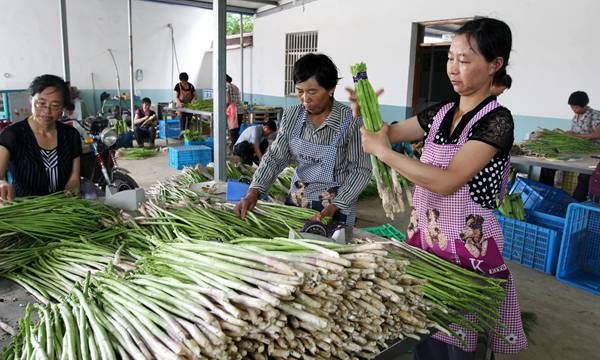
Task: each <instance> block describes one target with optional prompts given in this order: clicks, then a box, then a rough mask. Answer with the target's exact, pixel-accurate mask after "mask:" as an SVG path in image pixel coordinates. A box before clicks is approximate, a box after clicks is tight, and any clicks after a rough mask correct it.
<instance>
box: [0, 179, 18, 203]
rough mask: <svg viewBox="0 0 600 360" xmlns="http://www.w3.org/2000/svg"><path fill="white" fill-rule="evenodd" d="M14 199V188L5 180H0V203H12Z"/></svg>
mask: <svg viewBox="0 0 600 360" xmlns="http://www.w3.org/2000/svg"><path fill="white" fill-rule="evenodd" d="M14 199H15V188H14V186H12V185H11V184H9V183H8V182H7V181H6V180H0V202H5V201H13V200H14Z"/></svg>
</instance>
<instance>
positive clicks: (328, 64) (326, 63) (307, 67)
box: [294, 53, 339, 90]
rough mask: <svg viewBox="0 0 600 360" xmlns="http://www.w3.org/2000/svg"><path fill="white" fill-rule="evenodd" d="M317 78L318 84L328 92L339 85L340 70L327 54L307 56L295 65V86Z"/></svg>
mask: <svg viewBox="0 0 600 360" xmlns="http://www.w3.org/2000/svg"><path fill="white" fill-rule="evenodd" d="M313 76H314V77H315V79H316V80H317V83H319V85H320V86H322V87H323V88H325V89H327V90H331V89H333V88H335V86H336V85H337V83H338V80H339V77H338V69H337V67H336V66H335V64H334V63H333V61H332V60H331V59H330V58H329V56H327V55H325V54H314V53H310V54H306V55H304V56H303V57H301V58H300V59H298V60H297V61H296V63H295V64H294V84H297V83H301V82H304V81H306V80H308V79H310V78H311V77H313Z"/></svg>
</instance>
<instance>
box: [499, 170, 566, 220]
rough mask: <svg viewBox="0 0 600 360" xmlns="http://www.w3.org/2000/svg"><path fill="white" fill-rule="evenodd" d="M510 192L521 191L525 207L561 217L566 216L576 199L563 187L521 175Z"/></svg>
mask: <svg viewBox="0 0 600 360" xmlns="http://www.w3.org/2000/svg"><path fill="white" fill-rule="evenodd" d="M510 193H511V194H513V193H521V198H522V199H523V206H524V207H525V209H530V210H535V211H541V212H543V213H546V214H550V215H555V216H560V217H565V214H566V212H567V207H568V206H569V204H571V203H573V202H575V199H573V198H572V197H571V196H569V194H567V193H566V192H565V191H563V190H562V189H558V188H554V187H552V186H548V185H545V184H542V183H540V182H537V181H533V180H530V179H524V178H521V177H517V179H516V180H515V183H514V185H513V186H512V188H511V189H510Z"/></svg>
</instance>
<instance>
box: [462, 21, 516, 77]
mask: <svg viewBox="0 0 600 360" xmlns="http://www.w3.org/2000/svg"><path fill="white" fill-rule="evenodd" d="M455 34H456V35H466V36H467V40H468V41H469V44H471V39H475V42H476V43H477V47H478V48H479V52H480V53H481V55H482V56H483V57H484V58H485V60H486V61H487V62H491V61H493V60H494V59H495V58H497V57H501V58H502V59H503V60H504V63H503V64H502V67H500V69H498V71H496V73H495V74H494V80H493V82H492V83H493V84H497V83H498V81H501V80H502V79H503V78H504V77H505V76H506V75H507V74H506V67H507V66H508V59H509V58H510V51H511V49H512V32H511V31H510V27H509V26H508V25H507V24H506V23H505V22H504V21H502V20H498V19H493V18H478V19H475V20H471V21H468V22H466V23H464V25H463V26H461V27H460V28H459V29H458V30H456V33H455Z"/></svg>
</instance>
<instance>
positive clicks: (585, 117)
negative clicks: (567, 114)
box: [571, 106, 600, 144]
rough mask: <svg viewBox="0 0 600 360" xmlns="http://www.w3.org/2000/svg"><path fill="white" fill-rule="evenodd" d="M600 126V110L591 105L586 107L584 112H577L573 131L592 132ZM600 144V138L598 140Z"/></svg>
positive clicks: (578, 132)
mask: <svg viewBox="0 0 600 360" xmlns="http://www.w3.org/2000/svg"><path fill="white" fill-rule="evenodd" d="M598 126H600V111H598V110H594V109H592V108H591V107H589V106H586V107H585V112H584V113H583V114H575V115H574V116H573V123H572V124H571V131H573V132H575V133H577V134H591V133H593V132H595V131H596V129H597V128H598ZM596 143H599V144H600V140H596Z"/></svg>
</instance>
